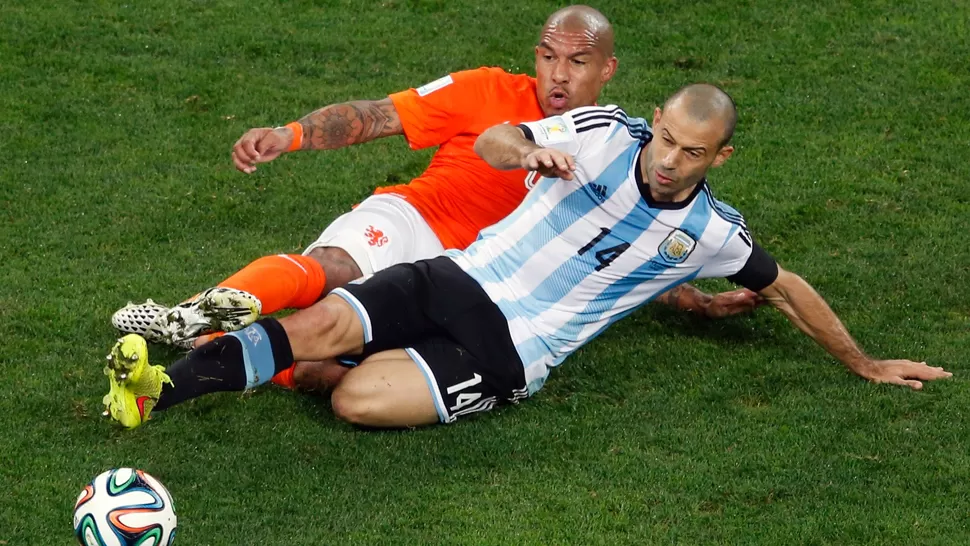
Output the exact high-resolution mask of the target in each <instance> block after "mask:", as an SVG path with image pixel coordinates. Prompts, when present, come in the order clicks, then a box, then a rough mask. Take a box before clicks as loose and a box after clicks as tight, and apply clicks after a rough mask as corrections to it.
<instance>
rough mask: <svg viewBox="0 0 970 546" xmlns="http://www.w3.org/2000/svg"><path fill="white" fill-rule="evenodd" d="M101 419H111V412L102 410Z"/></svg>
mask: <svg viewBox="0 0 970 546" xmlns="http://www.w3.org/2000/svg"><path fill="white" fill-rule="evenodd" d="M101 417H111V412H110V411H108V410H104V411H102V412H101Z"/></svg>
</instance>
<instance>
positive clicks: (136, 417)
mask: <svg viewBox="0 0 970 546" xmlns="http://www.w3.org/2000/svg"><path fill="white" fill-rule="evenodd" d="M425 269H426V268H424V269H423V268H421V267H418V266H414V265H410V264H409V265H401V266H398V267H394V268H390V269H389V270H385V271H382V272H380V273H379V274H377V275H375V276H374V277H372V278H371V279H370V280H368V281H367V282H363V283H361V284H356V285H354V286H353V287H349V288H347V289H338V290H337V291H335V293H334V294H331V295H330V296H327V297H326V298H324V299H323V300H322V301H320V302H318V303H316V304H314V305H313V306H311V307H309V308H307V309H303V310H300V311H297V312H296V313H294V314H292V315H290V316H287V317H284V318H283V319H281V320H279V321H277V320H276V319H273V318H266V319H262V320H259V321H257V322H256V323H255V324H253V325H251V326H249V327H247V328H245V329H243V330H240V331H238V332H232V333H229V334H226V335H224V336H222V337H219V338H217V339H215V340H213V341H210V342H209V343H206V344H205V345H203V346H201V347H198V348H196V349H194V350H193V351H191V352H190V353H189V354H188V355H186V357H185V358H183V359H181V360H179V361H177V362H175V363H174V364H172V365H171V366H169V367H168V368H167V369H166V370H164V371H162V370H160V369H159V367H152V366H149V365H148V363H147V350H146V349H145V345H144V343H143V342H142V343H140V344H133V343H129V342H128V341H125V340H123V341H122V342H119V346H116V349H117V350H118V351H115V350H113V351H112V354H114V353H115V352H121V353H123V354H122V355H121V358H118V359H113V361H115V362H117V363H119V365H117V366H113V367H110V366H109V369H108V370H106V372H107V373H108V375H109V378H110V382H111V392H109V394H108V396H106V397H105V403H106V405H107V406H108V407H107V409H108V412H109V413H110V414H111V415H112V417H114V418H115V419H116V420H118V421H121V422H122V423H123V424H125V425H126V426H137V425H138V424H141V423H142V422H143V421H144V420H145V419H147V417H148V411H146V410H145V408H146V404H142V403H139V404H128V403H124V402H126V401H129V400H146V401H148V404H147V406H150V405H151V403H154V404H155V405H154V409H156V410H163V409H166V408H170V407H172V406H174V405H176V404H179V403H181V402H184V401H186V400H190V399H193V398H197V397H199V396H202V395H205V394H208V393H212V392H218V391H242V390H246V389H249V388H252V387H255V386H257V385H260V384H263V383H265V382H267V381H269V380H270V378H271V377H273V376H274V375H276V374H278V373H280V372H281V371H283V370H284V369H286V368H288V367H290V366H291V365H292V363H293V361H294V360H324V359H330V358H334V357H336V356H338V355H348V354H349V355H353V354H360V353H361V352H362V351H363V349H364V346H365V344H369V346H370V347H371V350H372V352H373V353H376V352H380V351H382V350H386V349H388V348H392V347H395V346H398V347H400V346H402V345H403V344H406V343H408V342H409V341H410V340H411V339H415V338H420V337H421V336H423V335H424V334H425V333H426V331H427V329H428V328H429V327H430V326H429V325H428V323H427V322H426V320H425V316H424V314H423V312H422V310H421V309H420V307H419V306H418V305H417V303H416V302H415V298H419V299H420V295H419V294H417V293H415V292H414V291H413V290H412V288H413V287H415V286H417V283H419V282H420V283H423V286H424V290H423V292H427V291H428V290H429V287H428V281H427V279H426V278H425V277H426V273H425ZM422 275H424V276H422ZM355 294H357V295H355ZM358 296H361V297H364V299H365V300H366V301H367V302H369V303H368V304H367V305H364V304H363V303H362V301H361V300H360V299H359V298H358ZM372 312H376V313H378V314H377V315H373V314H372ZM375 336H376V337H375ZM128 337H137V336H128ZM136 345H137V347H136ZM132 348H134V349H132ZM129 353H130V354H129ZM129 359H130V360H131V361H132V362H133V363H134V364H135V365H133V364H130V363H129ZM121 364H123V365H121ZM136 365H137V366H136ZM166 374H167V377H165V378H164V379H167V380H168V382H166V381H164V380H162V377H161V376H162V375H166ZM156 376H157V377H156ZM146 377H148V378H154V379H153V380H152V381H147V382H146V381H145V380H144V378H146ZM136 379H137V381H136ZM134 391H137V392H134ZM148 409H149V411H150V409H151V408H150V407H149V408H148Z"/></svg>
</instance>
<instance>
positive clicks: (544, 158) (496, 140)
mask: <svg viewBox="0 0 970 546" xmlns="http://www.w3.org/2000/svg"><path fill="white" fill-rule="evenodd" d="M475 153H476V154H478V156H479V157H481V158H482V159H484V160H485V162H486V163H488V164H489V165H491V166H492V167H495V168H496V169H499V170H503V171H508V170H511V169H526V170H529V171H538V172H539V174H541V175H542V176H545V177H549V178H562V179H564V180H572V178H573V173H572V171H574V170H576V164H575V162H574V160H573V156H571V155H569V154H567V153H565V152H562V151H559V150H556V149H554V148H543V147H542V146H539V145H537V144H536V143H534V142H532V141H531V140H529V139H527V138H525V133H524V132H522V129H519V128H518V127H515V126H512V125H509V124H507V123H505V124H502V125H496V126H494V127H489V128H488V129H486V130H485V132H484V133H482V134H481V135H479V136H478V139H476V140H475Z"/></svg>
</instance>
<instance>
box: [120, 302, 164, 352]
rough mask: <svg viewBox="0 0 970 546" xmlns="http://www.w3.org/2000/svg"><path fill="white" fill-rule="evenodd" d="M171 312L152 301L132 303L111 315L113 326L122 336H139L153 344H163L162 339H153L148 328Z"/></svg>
mask: <svg viewBox="0 0 970 546" xmlns="http://www.w3.org/2000/svg"><path fill="white" fill-rule="evenodd" d="M168 312H169V308H168V307H166V306H164V305H159V304H157V303H155V302H154V301H152V300H147V301H146V302H145V303H131V302H130V301H129V302H128V305H126V306H124V307H122V308H121V309H118V310H117V311H115V314H113V315H111V325H112V326H114V327H115V328H117V330H118V331H119V332H121V333H122V334H138V335H140V336H142V337H144V338H145V340H146V341H149V342H151V343H161V341H162V340H160V339H152V335H151V333H149V332H148V327H149V326H151V324H152V323H153V322H155V321H156V320H158V317H160V316H162V315H163V314H165V313H168Z"/></svg>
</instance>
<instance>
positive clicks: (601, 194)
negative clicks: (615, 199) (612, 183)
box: [589, 184, 606, 203]
mask: <svg viewBox="0 0 970 546" xmlns="http://www.w3.org/2000/svg"><path fill="white" fill-rule="evenodd" d="M589 189H591V190H593V193H594V194H595V195H596V198H597V199H599V200H600V203H602V202H603V201H606V186H604V185H602V184H590V185H589Z"/></svg>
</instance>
